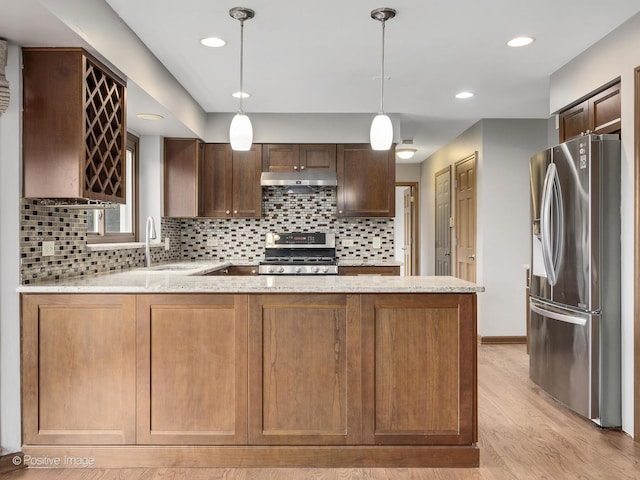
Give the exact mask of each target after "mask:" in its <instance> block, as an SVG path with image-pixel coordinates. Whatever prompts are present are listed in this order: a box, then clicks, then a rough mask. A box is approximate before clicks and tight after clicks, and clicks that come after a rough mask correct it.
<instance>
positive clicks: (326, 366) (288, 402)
mask: <svg viewBox="0 0 640 480" xmlns="http://www.w3.org/2000/svg"><path fill="white" fill-rule="evenodd" d="M249 301H250V305H249V332H250V333H249V351H250V352H251V355H250V360H249V361H250V365H249V398H250V406H249V407H250V408H249V443H250V444H254V445H327V444H357V443H359V440H360V436H361V432H360V431H361V428H360V425H361V405H360V403H361V402H360V343H359V339H360V331H359V329H360V324H359V315H358V297H357V296H347V295H285V296H276V295H273V296H267V295H265V296H262V295H252V296H251V297H250V300H249Z"/></svg>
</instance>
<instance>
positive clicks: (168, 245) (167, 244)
mask: <svg viewBox="0 0 640 480" xmlns="http://www.w3.org/2000/svg"><path fill="white" fill-rule="evenodd" d="M170 248H171V241H170V240H169V237H164V249H165V250H169V249H170Z"/></svg>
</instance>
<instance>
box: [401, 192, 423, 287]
mask: <svg viewBox="0 0 640 480" xmlns="http://www.w3.org/2000/svg"><path fill="white" fill-rule="evenodd" d="M396 187H408V188H411V194H412V195H413V214H412V215H411V217H412V218H411V235H412V237H413V241H412V242H411V248H412V249H413V252H412V255H411V258H412V259H413V265H412V266H411V267H412V268H411V271H412V272H414V273H413V274H414V275H420V249H419V248H418V245H420V182H396Z"/></svg>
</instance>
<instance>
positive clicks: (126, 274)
mask: <svg viewBox="0 0 640 480" xmlns="http://www.w3.org/2000/svg"><path fill="white" fill-rule="evenodd" d="M182 265H184V266H182ZM230 265H239V264H238V263H237V262H232V261H211V262H175V263H172V264H166V265H163V266H160V265H156V266H154V267H151V268H134V269H131V270H125V271H121V272H112V273H103V274H96V275H88V276H82V277H73V278H68V279H62V280H57V281H50V282H41V283H36V284H31V285H21V286H19V287H18V288H17V291H18V292H20V293H140V294H144V293H239V294H240V293H243V294H248V293H477V292H483V291H484V287H482V286H479V285H476V284H474V283H471V282H467V281H464V280H461V279H458V278H455V277H435V276H415V277H400V276H397V277H395V276H390V277H388V276H377V277H376V276H337V275H321V276H288V275H284V276H277V275H275V276H271V275H257V276H229V275H225V276H206V273H210V272H213V271H215V270H219V269H221V268H225V267H228V266H230ZM169 266H174V267H175V266H177V269H176V270H175V271H171V270H169V271H165V270H162V269H161V267H164V268H166V267H169ZM154 268H155V269H157V270H154ZM158 269H159V270H158Z"/></svg>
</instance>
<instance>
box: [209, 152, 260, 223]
mask: <svg viewBox="0 0 640 480" xmlns="http://www.w3.org/2000/svg"><path fill="white" fill-rule="evenodd" d="M261 157H262V146H261V145H257V144H253V145H252V146H251V150H249V151H247V152H234V151H233V150H231V145H229V144H218V143H207V144H206V145H205V146H204V157H203V162H202V166H201V175H200V180H199V188H200V199H201V200H200V208H199V216H201V217H213V218H231V217H247V218H258V217H260V215H262V187H261V186H260V173H261V170H262V169H261Z"/></svg>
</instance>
